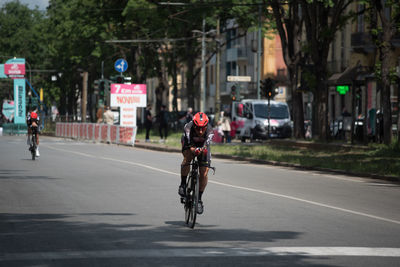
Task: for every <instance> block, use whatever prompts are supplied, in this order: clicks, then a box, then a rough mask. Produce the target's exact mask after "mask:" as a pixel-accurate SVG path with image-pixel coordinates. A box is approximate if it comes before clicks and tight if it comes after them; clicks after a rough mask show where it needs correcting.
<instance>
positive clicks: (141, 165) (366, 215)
mask: <svg viewBox="0 0 400 267" xmlns="http://www.w3.org/2000/svg"><path fill="white" fill-rule="evenodd" d="M47 147H49V148H52V149H55V150H60V151H64V152H69V153H74V154H78V155H81V156H87V157H90V158H98V159H104V160H109V161H115V162H120V163H124V164H130V165H135V166H140V167H143V168H147V169H151V170H154V171H158V172H163V173H167V174H171V175H177V176H180V173H175V172H170V171H166V170H163V169H160V168H155V167H152V166H149V165H146V164H141V163H136V162H131V161H126V160H118V159H113V158H107V157H97V156H93V155H90V154H86V153H81V152H75V151H71V150H65V149H60V148H54V147H51V146H47ZM208 182H209V183H213V184H217V185H221V186H225V187H230V188H235V189H240V190H246V191H250V192H256V193H260V194H265V195H270V196H275V197H280V198H286V199H290V200H294V201H298V202H303V203H307V204H311V205H315V206H319V207H323V208H329V209H333V210H338V211H342V212H346V213H350V214H354V215H360V216H364V217H368V218H371V219H376V220H380V221H385V222H390V223H395V224H398V225H400V221H397V220H393V219H388V218H384V217H380V216H375V215H371V214H368V213H364V212H359V211H355V210H349V209H344V208H340V207H336V206H331V205H327V204H323V203H319V202H315V201H311V200H306V199H302V198H298V197H293V196H289V195H283V194H278V193H273V192H268V191H264V190H259V189H253V188H249V187H243V186H238V185H232V184H227V183H221V182H217V181H213V180H210V179H209V180H208Z"/></svg>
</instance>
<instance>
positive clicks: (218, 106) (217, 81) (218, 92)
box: [215, 18, 221, 123]
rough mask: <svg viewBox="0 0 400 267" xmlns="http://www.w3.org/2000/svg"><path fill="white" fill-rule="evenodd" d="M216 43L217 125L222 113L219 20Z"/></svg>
mask: <svg viewBox="0 0 400 267" xmlns="http://www.w3.org/2000/svg"><path fill="white" fill-rule="evenodd" d="M216 37H217V38H216V41H217V58H216V62H215V70H216V75H215V79H216V81H215V123H216V122H218V121H219V114H220V112H221V98H220V88H219V85H220V82H219V81H220V78H219V75H220V74H219V71H220V69H219V68H220V66H219V65H220V60H221V51H220V39H219V38H220V35H219V18H218V19H217V36H216Z"/></svg>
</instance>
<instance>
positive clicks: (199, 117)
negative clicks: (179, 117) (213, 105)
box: [193, 112, 208, 128]
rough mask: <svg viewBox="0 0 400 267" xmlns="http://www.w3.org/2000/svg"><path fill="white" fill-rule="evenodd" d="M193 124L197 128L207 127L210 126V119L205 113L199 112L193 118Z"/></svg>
mask: <svg viewBox="0 0 400 267" xmlns="http://www.w3.org/2000/svg"><path fill="white" fill-rule="evenodd" d="M193 123H194V125H195V126H196V127H200V128H203V127H206V126H207V124H208V117H207V115H206V114H205V113H203V112H197V113H196V114H195V115H194V117H193Z"/></svg>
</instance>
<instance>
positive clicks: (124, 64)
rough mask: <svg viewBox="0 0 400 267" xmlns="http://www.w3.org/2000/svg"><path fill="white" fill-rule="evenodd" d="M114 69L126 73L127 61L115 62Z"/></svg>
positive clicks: (118, 60)
mask: <svg viewBox="0 0 400 267" xmlns="http://www.w3.org/2000/svg"><path fill="white" fill-rule="evenodd" d="M114 68H115V70H116V71H118V72H125V71H126V70H127V69H128V62H126V60H125V59H123V58H120V59H117V61H115V64H114Z"/></svg>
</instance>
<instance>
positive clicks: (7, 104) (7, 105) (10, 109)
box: [2, 100, 14, 121]
mask: <svg viewBox="0 0 400 267" xmlns="http://www.w3.org/2000/svg"><path fill="white" fill-rule="evenodd" d="M2 113H3V115H4V117H6V119H7V120H10V121H11V119H12V118H13V117H14V101H9V100H3V109H2Z"/></svg>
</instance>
